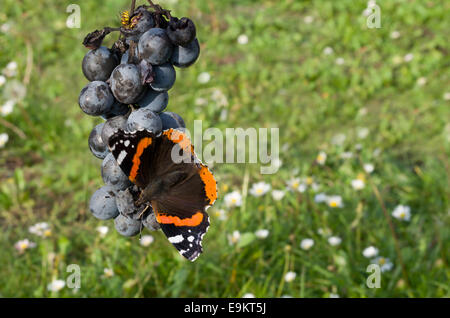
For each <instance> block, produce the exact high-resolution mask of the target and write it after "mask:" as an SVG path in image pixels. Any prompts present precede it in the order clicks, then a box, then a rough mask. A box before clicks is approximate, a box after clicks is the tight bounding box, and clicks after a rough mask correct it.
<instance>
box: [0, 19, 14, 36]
mask: <svg viewBox="0 0 450 318" xmlns="http://www.w3.org/2000/svg"><path fill="white" fill-rule="evenodd" d="M10 30H11V23H9V22H6V23H4V24H2V26H0V31H2V32H3V33H8V32H9V31H10Z"/></svg>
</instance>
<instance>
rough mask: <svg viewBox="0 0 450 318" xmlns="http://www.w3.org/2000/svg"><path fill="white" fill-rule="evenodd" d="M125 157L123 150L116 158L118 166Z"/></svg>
mask: <svg viewBox="0 0 450 318" xmlns="http://www.w3.org/2000/svg"><path fill="white" fill-rule="evenodd" d="M126 156H127V152H126V151H125V150H122V151H121V152H120V154H119V157H117V163H118V164H119V165H120V164H122V161H123V159H125V157H126Z"/></svg>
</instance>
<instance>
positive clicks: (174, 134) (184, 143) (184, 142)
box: [163, 128, 194, 154]
mask: <svg viewBox="0 0 450 318" xmlns="http://www.w3.org/2000/svg"><path fill="white" fill-rule="evenodd" d="M163 134H164V135H166V136H167V138H168V139H169V140H170V141H173V142H174V143H176V144H178V145H179V146H180V147H181V149H183V150H184V151H190V153H191V154H193V153H194V146H192V144H191V141H190V139H189V138H188V136H187V135H186V134H185V133H183V132H181V131H179V130H175V129H172V128H171V129H168V130H166V131H164V132H163Z"/></svg>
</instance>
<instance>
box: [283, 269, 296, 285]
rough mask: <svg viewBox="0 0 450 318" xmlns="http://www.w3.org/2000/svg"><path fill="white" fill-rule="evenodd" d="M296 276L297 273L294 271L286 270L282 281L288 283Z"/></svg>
mask: <svg viewBox="0 0 450 318" xmlns="http://www.w3.org/2000/svg"><path fill="white" fill-rule="evenodd" d="M296 276H297V273H295V272H287V273H286V275H284V281H285V282H286V283H290V282H292V281H293V280H294V279H295V277H296Z"/></svg>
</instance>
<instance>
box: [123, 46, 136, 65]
mask: <svg viewBox="0 0 450 318" xmlns="http://www.w3.org/2000/svg"><path fill="white" fill-rule="evenodd" d="M129 57H130V49H128V50H126V51H125V53H124V54H123V55H122V58H121V60H120V64H128V63H129V61H128V59H129ZM134 57H136V58H139V50H138V47H137V46H136V48H135V49H134Z"/></svg>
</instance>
